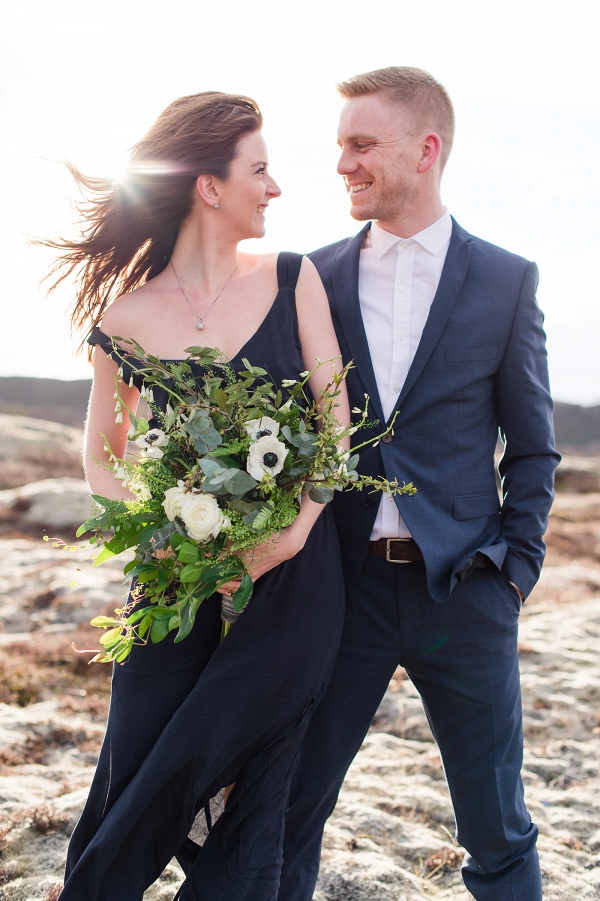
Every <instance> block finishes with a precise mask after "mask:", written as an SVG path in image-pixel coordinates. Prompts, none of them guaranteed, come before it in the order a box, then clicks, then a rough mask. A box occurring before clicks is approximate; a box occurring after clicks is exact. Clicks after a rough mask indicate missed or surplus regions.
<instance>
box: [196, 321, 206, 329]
mask: <svg viewBox="0 0 600 901" xmlns="http://www.w3.org/2000/svg"><path fill="white" fill-rule="evenodd" d="M196 328H197V329H200V331H202V329H203V328H204V322H203V321H202V319H201V320H200V322H199V323H198V325H197V326H196Z"/></svg>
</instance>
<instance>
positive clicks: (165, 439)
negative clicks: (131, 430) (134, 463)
mask: <svg viewBox="0 0 600 901" xmlns="http://www.w3.org/2000/svg"><path fill="white" fill-rule="evenodd" d="M135 443H136V444H137V446H138V447H142V448H144V450H145V451H146V456H147V457H150V458H151V459H153V460H160V458H161V457H162V456H163V451H162V450H161V447H165V445H167V444H168V443H169V436H168V435H166V434H165V433H164V432H163V430H162V429H149V430H148V431H147V432H146V433H145V434H144V435H140V436H139V438H136V439H135Z"/></svg>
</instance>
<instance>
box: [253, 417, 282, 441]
mask: <svg viewBox="0 0 600 901" xmlns="http://www.w3.org/2000/svg"><path fill="white" fill-rule="evenodd" d="M244 428H245V429H246V431H247V432H248V434H249V435H250V437H251V438H252V440H253V441H259V440H260V439H261V438H266V437H267V436H269V435H272V436H273V438H276V437H277V435H279V423H278V422H275V420H274V419H271V417H270V416H261V418H260V419H249V420H248V422H245V423H244Z"/></svg>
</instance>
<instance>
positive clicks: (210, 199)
mask: <svg viewBox="0 0 600 901" xmlns="http://www.w3.org/2000/svg"><path fill="white" fill-rule="evenodd" d="M196 191H197V193H198V195H199V197H200V198H201V199H202V200H203V201H204V202H205V203H206V204H207V205H208V206H212V207H214V205H215V203H218V202H219V189H218V186H217V184H216V181H215V178H214V176H213V175H199V176H198V178H197V179H196Z"/></svg>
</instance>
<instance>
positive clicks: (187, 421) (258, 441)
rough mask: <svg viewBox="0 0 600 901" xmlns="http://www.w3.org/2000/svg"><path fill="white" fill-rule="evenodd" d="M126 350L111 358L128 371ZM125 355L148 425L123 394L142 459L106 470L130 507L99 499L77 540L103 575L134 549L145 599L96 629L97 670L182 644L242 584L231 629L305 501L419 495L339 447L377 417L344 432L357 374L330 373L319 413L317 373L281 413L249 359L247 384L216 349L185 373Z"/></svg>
mask: <svg viewBox="0 0 600 901" xmlns="http://www.w3.org/2000/svg"><path fill="white" fill-rule="evenodd" d="M116 340H117V339H113V347H114V352H115V355H119V356H121V359H124V357H123V356H122V355H123V351H122V350H121V348H120V347H119V346H118V345H117V344H116V343H115V341H116ZM118 340H122V339H118ZM128 343H130V344H131V345H132V347H133V350H134V352H135V356H136V361H137V363H136V368H137V371H138V373H139V374H140V375H142V376H143V379H144V388H143V389H142V396H143V397H145V399H146V401H147V403H148V406H149V409H150V412H151V419H150V421H149V420H148V419H145V418H139V417H137V416H136V415H135V414H134V413H133V412H132V411H131V410H129V409H128V408H127V407H126V405H125V404H124V402H123V400H122V398H121V396H120V394H119V389H118V382H117V387H116V390H115V400H116V410H115V412H116V415H117V421H118V422H122V417H123V407H125V408H126V409H127V412H128V413H129V417H130V421H131V429H130V432H129V438H130V439H131V441H132V442H135V445H136V446H137V447H136V451H137V452H136V453H134V454H126V456H125V457H124V458H117V457H116V456H115V454H113V453H112V450H111V448H110V447H109V446H108V444H106V447H105V449H106V451H107V452H108V453H109V455H110V457H109V463H108V464H106V465H108V466H111V467H113V469H114V474H115V478H116V479H118V480H120V481H121V482H122V483H123V485H124V486H128V487H129V490H130V491H131V494H132V499H131V500H126V501H114V500H109V499H108V498H105V497H100V496H98V495H94V500H95V502H96V505H97V512H95V514H94V516H93V518H92V519H90V520H88V521H87V522H85V523H84V524H83V525H82V526H81V528H80V529H79V531H78V533H77V535H78V537H79V536H80V535H83V534H84V533H86V532H89V531H91V532H92V533H93V534H92V536H91V538H90V543H91V544H93V545H96V546H97V547H98V553H97V554H96V556H95V559H94V565H95V566H98V565H99V564H101V563H103V562H104V561H106V560H108V559H110V558H111V557H113V556H115V555H117V554H121V553H123V552H124V551H126V550H128V549H134V551H135V556H134V558H133V560H130V562H128V563H127V565H126V566H125V567H124V573H125V577H126V578H125V582H124V584H125V583H126V582H127V580H128V579H133V580H134V586H135V587H134V589H133V592H132V595H131V599H130V602H129V603H128V604H126V605H125V606H124V607H123V608H122V609H119V610H116V611H115V616H114V617H106V616H98V617H96V618H95V619H93V620H92V625H94V626H98V627H99V628H102V629H105V630H106V631H105V632H104V634H103V635H102V637H101V638H100V643H101V644H102V646H103V650H102V651H101V652H100V653H98V654H96V656H95V657H94V660H95V661H101V662H109V661H116V662H117V663H120V662H122V661H123V660H125V659H126V657H127V656H128V655H129V653H130V651H131V648H132V646H133V644H134V643H146V642H147V641H148V640H150V641H152V642H159V641H162V640H163V639H164V638H165V637H166V636H167V635H168V633H169V632H171V631H173V630H177V634H176V636H175V641H176V642H177V641H182V640H183V639H184V638H185V637H186V636H187V635H188V634H189V632H190V631H191V629H192V627H193V625H194V619H195V616H196V613H197V611H198V608H199V606H200V604H201V603H202V602H203V601H204V600H205V599H206V598H207V597H209V596H210V595H212V594H214V592H215V591H217V590H218V589H219V587H221V586H222V585H224V584H225V583H226V582H229V581H230V580H232V579H233V580H236V581H239V582H240V587H239V589H238V590H237V591H236V592H235V594H234V595H233V596H232V598H231V601H230V606H231V607H232V608H233V609H232V610H231V611H230V613H232V614H233V616H227V614H226V613H225V614H224V615H223V618H224V619H225V620H230V621H231V620H232V619H233V618H234V617H235V615H236V614H238V613H239V612H241V611H242V610H243V609H244V607H245V605H246V604H247V602H248V600H249V599H250V595H251V593H252V579H251V578H250V575H249V573H248V569H247V565H246V561H247V560H248V558H249V557H251V555H252V551H253V550H254V549H255V548H256V547H257V546H258V545H259V544H260V543H261V542H263V541H264V540H265V539H267V538H269V537H270V536H274V535H275V533H277V532H279V531H280V530H281V529H284V528H285V527H286V526H289V525H290V524H291V523H292V522H293V521H294V519H295V517H296V516H297V514H298V511H299V509H300V500H301V496H302V494H303V493H304V492H307V493H308V496H309V497H310V498H311V499H312V500H313V501H316V502H317V503H320V504H326V503H328V502H329V501H331V500H332V499H333V496H334V492H335V491H343V490H345V489H348V488H352V489H357V490H362V489H363V488H367V487H368V488H372V489H374V490H377V491H385V492H387V493H405V494H413V493H414V492H415V491H416V489H415V488H413V486H412V484H410V485H399V484H398V483H397V481H392V482H390V481H388V480H386V479H374V478H370V477H368V476H361V475H359V474H358V473H357V472H356V465H357V463H358V454H357V453H356V452H355V451H352V452H349V451H346V450H343V448H342V447H341V444H342V441H343V439H344V438H345V437H346V436H348V435H350V434H353V433H354V432H356V431H357V429H359V428H360V427H361V426H363V425H364V424H365V422H366V416H367V404H368V399H367V403H366V404H365V409H364V410H362V411H361V410H355V411H353V412H354V413H357V414H360V419H359V422H358V424H355V425H352V426H350V427H347V428H342V427H340V425H339V423H338V421H337V419H336V415H335V410H336V406H337V400H336V399H337V397H338V394H339V386H340V384H341V382H342V380H343V379H344V378H345V377H346V374H347V371H348V367H346V368H345V369H344V370H343V371H342V372H341V373H334V375H333V379H332V382H331V383H330V385H328V387H327V389H326V391H325V393H324V394H323V396H322V398H321V399H320V403H319V406H317V404H316V403H315V402H314V400H313V399H312V398H311V397H310V391H309V389H308V380H309V378H310V376H311V375H312V374H313V372H314V371H316V370H313V371H312V372H302V373H300V374H299V377H298V379H297V380H292V381H286V382H284V383H283V385H282V387H283V388H284V389H285V391H286V393H287V399H284V396H283V393H282V391H281V390H280V389H278V388H276V387H275V386H274V385H273V384H272V383H271V382H270V381H269V380H268V378H267V372H266V371H265V370H264V369H261V368H259V367H256V366H252V365H251V364H250V363H249V362H248V360H246V359H244V361H243V363H244V366H245V370H244V371H242V372H240V373H239V374H238V373H236V372H235V371H234V370H233V369H232V368H231V367H230V366H229V365H227V364H225V363H222V362H220V361H219V358H220V354H219V352H218V351H216V350H214V349H212V348H206V347H191V348H188V349H187V350H186V353H188V354H189V355H190V356H189V357H188V358H187V359H186V360H183V361H178V362H164V361H161V360H159V359H157V358H156V357H153V356H150V355H148V354H146V353H145V352H144V350H143V349H142V348H141V347H140V346H139V345H138V344H136V343H135V342H128ZM328 362H331V361H328ZM320 365H323V364H322V363H319V366H320ZM196 367H199V369H200V373H201V375H200V377H198V369H196ZM317 368H318V367H317ZM194 370H196V372H194ZM119 375H121V376H122V369H120V370H119ZM159 390H160V392H161V394H162V396H163V398H164V397H165V396H166V398H167V399H168V400H167V403H166V405H165V404H164V403H162V404H161V407H164V408H165V409H164V410H163V409H159V407H158V406H157V405H156V403H155V400H154V391H156V392H157V394H158V391H159ZM391 428H392V426H390V427H389V428H388V429H387V430H386V432H387V431H389V430H390V429H391ZM386 432H384V433H383V434H386ZM379 437H381V436H379ZM375 440H378V439H375ZM366 443H367V442H366ZM360 446H363V445H360ZM226 629H227V622H226V623H225V631H226Z"/></svg>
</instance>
